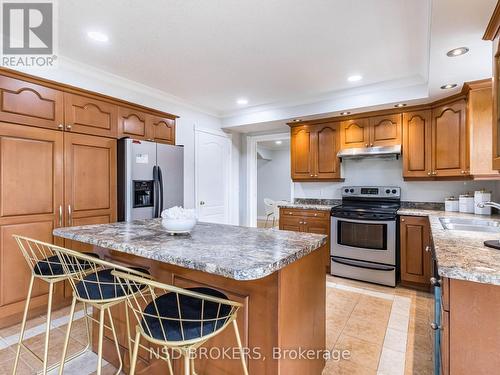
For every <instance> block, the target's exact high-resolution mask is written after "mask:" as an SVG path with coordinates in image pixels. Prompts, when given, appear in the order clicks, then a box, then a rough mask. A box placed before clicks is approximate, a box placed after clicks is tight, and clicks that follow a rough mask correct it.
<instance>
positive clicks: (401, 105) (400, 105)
mask: <svg viewBox="0 0 500 375" xmlns="http://www.w3.org/2000/svg"><path fill="white" fill-rule="evenodd" d="M394 107H396V108H401V107H406V104H405V103H399V104H396V105H395V106H394Z"/></svg>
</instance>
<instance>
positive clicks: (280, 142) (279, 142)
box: [274, 141, 283, 145]
mask: <svg viewBox="0 0 500 375" xmlns="http://www.w3.org/2000/svg"><path fill="white" fill-rule="evenodd" d="M274 143H276V144H277V145H280V144H282V143H283V141H275V142H274Z"/></svg>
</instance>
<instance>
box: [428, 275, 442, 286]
mask: <svg viewBox="0 0 500 375" xmlns="http://www.w3.org/2000/svg"><path fill="white" fill-rule="evenodd" d="M430 282H431V285H432V286H436V285H441V280H438V279H436V278H435V277H431V278H430Z"/></svg>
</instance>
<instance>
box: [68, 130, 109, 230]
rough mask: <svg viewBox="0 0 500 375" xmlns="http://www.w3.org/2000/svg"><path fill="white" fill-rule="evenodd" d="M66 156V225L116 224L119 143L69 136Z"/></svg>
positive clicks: (104, 139) (77, 135) (75, 135)
mask: <svg viewBox="0 0 500 375" xmlns="http://www.w3.org/2000/svg"><path fill="white" fill-rule="evenodd" d="M64 155H65V163H64V165H65V191H66V193H65V204H66V209H68V207H69V206H71V216H69V212H68V223H67V224H68V225H77V223H78V221H82V220H84V222H85V223H86V224H90V223H91V222H92V223H95V224H98V223H102V221H103V217H107V218H109V222H113V221H115V220H116V140H115V139H109V138H101V137H93V136H89V135H81V134H70V133H66V134H65V135H64ZM92 218H94V219H92Z"/></svg>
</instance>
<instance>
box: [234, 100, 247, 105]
mask: <svg viewBox="0 0 500 375" xmlns="http://www.w3.org/2000/svg"><path fill="white" fill-rule="evenodd" d="M236 103H237V104H239V105H247V104H248V99H245V98H241V99H238V100H237V101H236Z"/></svg>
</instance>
